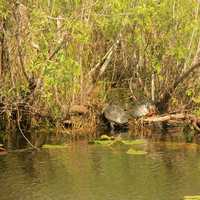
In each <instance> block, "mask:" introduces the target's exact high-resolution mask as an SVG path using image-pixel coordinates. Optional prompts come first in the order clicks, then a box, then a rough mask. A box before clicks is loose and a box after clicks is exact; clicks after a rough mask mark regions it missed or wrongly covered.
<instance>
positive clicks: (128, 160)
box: [0, 142, 200, 200]
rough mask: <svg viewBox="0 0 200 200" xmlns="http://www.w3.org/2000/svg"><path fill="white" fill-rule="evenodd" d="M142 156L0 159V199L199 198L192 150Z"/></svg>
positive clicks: (103, 153)
mask: <svg viewBox="0 0 200 200" xmlns="http://www.w3.org/2000/svg"><path fill="white" fill-rule="evenodd" d="M145 148H146V150H147V151H148V152H149V153H148V154H147V155H144V156H133V155H128V154H126V150H127V149H125V148H119V147H112V148H108V147H102V146H98V145H91V146H88V145H87V144H86V143H84V142H82V143H79V144H73V145H71V146H70V147H69V148H67V149H51V150H50V149H49V150H42V151H40V152H37V151H32V152H22V153H13V154H8V155H7V156H2V157H0V183H1V186H0V194H1V196H0V199H1V200H13V199H25V200H29V199H39V200H44V199H46V200H52V199H53V200H54V199H55V200H62V199H63V200H64V199H65V200H66V199H67V200H74V199H76V200H102V199H106V200H116V199H126V200H132V199H137V200H156V199H158V200H178V199H182V198H183V196H184V195H194V194H198V193H200V189H199V188H200V152H199V150H198V148H194V147H192V146H191V148H188V147H187V148H186V147H184V145H183V146H180V145H179V146H178V145H177V147H176V148H175V147H173V148H171V147H170V145H168V144H167V143H161V144H158V143H156V144H154V143H150V144H149V145H147V146H146V147H145Z"/></svg>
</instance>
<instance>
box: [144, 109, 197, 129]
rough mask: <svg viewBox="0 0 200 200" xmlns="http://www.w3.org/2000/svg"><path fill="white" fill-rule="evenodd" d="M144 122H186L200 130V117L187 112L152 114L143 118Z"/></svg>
mask: <svg viewBox="0 0 200 200" xmlns="http://www.w3.org/2000/svg"><path fill="white" fill-rule="evenodd" d="M143 121H144V122H149V123H151V122H152V123H153V122H170V121H173V122H177V123H180V122H184V123H186V124H191V125H192V126H193V128H194V129H195V130H196V131H198V132H200V117H197V116H195V115H192V114H185V113H177V114H165V115H161V116H160V115H158V116H151V117H147V118H144V119H143Z"/></svg>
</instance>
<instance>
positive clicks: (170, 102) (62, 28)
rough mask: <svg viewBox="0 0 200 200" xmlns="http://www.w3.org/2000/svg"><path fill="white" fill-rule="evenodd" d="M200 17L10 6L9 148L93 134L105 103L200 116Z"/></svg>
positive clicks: (5, 28)
mask: <svg viewBox="0 0 200 200" xmlns="http://www.w3.org/2000/svg"><path fill="white" fill-rule="evenodd" d="M199 17H200V11H199V2H198V1H188V0H183V1H176V0H162V1H155V0H150V1H144V0H139V1H136V0H127V1H120V0H101V1H96V0H83V1H79V0H75V1H66V0H59V1H56V0H55V1H47V0H32V1H26V0H21V1H15V0H10V1H7V0H1V1H0V30H1V31H0V143H2V142H4V143H7V145H8V146H9V145H12V144H13V142H16V140H17V135H21V136H23V137H22V138H25V139H26V138H27V140H28V138H31V134H28V135H27V134H26V132H27V131H28V130H31V129H33V128H34V129H38V128H41V127H43V126H45V127H46V126H49V127H56V128H57V129H59V128H62V129H63V128H65V127H67V128H72V129H77V130H78V131H79V130H81V128H85V127H87V128H88V129H90V130H92V131H91V132H94V130H95V128H96V124H97V121H98V117H97V116H98V113H99V112H100V110H101V108H102V105H103V104H104V103H105V102H113V103H118V104H124V103H130V102H131V103H135V102H139V101H143V100H149V99H152V100H153V101H155V102H156V105H157V107H158V110H159V111H160V112H161V113H164V112H166V111H174V110H175V111H182V112H183V111H187V112H190V113H193V114H195V115H197V116H198V115H200V107H199V105H200V85H199V81H200V76H199V66H200V62H199V60H200V55H199V53H200V26H199ZM116 91H117V92H116ZM77 105H78V106H77ZM74 106H76V107H74ZM75 108H76V109H75ZM77 114H78V115H81V116H82V117H81V119H80V117H79V118H78V117H77ZM16 130H17V133H16Z"/></svg>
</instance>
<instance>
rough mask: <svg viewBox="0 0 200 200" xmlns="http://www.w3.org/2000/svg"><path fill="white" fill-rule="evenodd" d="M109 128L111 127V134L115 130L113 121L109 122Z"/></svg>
mask: <svg viewBox="0 0 200 200" xmlns="http://www.w3.org/2000/svg"><path fill="white" fill-rule="evenodd" d="M110 128H111V134H112V135H113V134H114V131H115V126H114V123H113V122H110Z"/></svg>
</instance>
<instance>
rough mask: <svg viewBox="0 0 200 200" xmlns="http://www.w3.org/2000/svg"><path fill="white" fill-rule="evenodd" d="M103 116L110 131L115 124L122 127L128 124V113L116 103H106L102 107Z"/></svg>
mask: <svg viewBox="0 0 200 200" xmlns="http://www.w3.org/2000/svg"><path fill="white" fill-rule="evenodd" d="M103 116H104V118H105V119H106V120H107V121H108V122H109V124H110V128H111V132H112V133H113V132H114V129H115V126H118V127H123V126H127V124H128V115H127V113H126V111H125V110H124V109H122V108H121V107H120V106H118V105H107V106H105V107H104V109H103Z"/></svg>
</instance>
